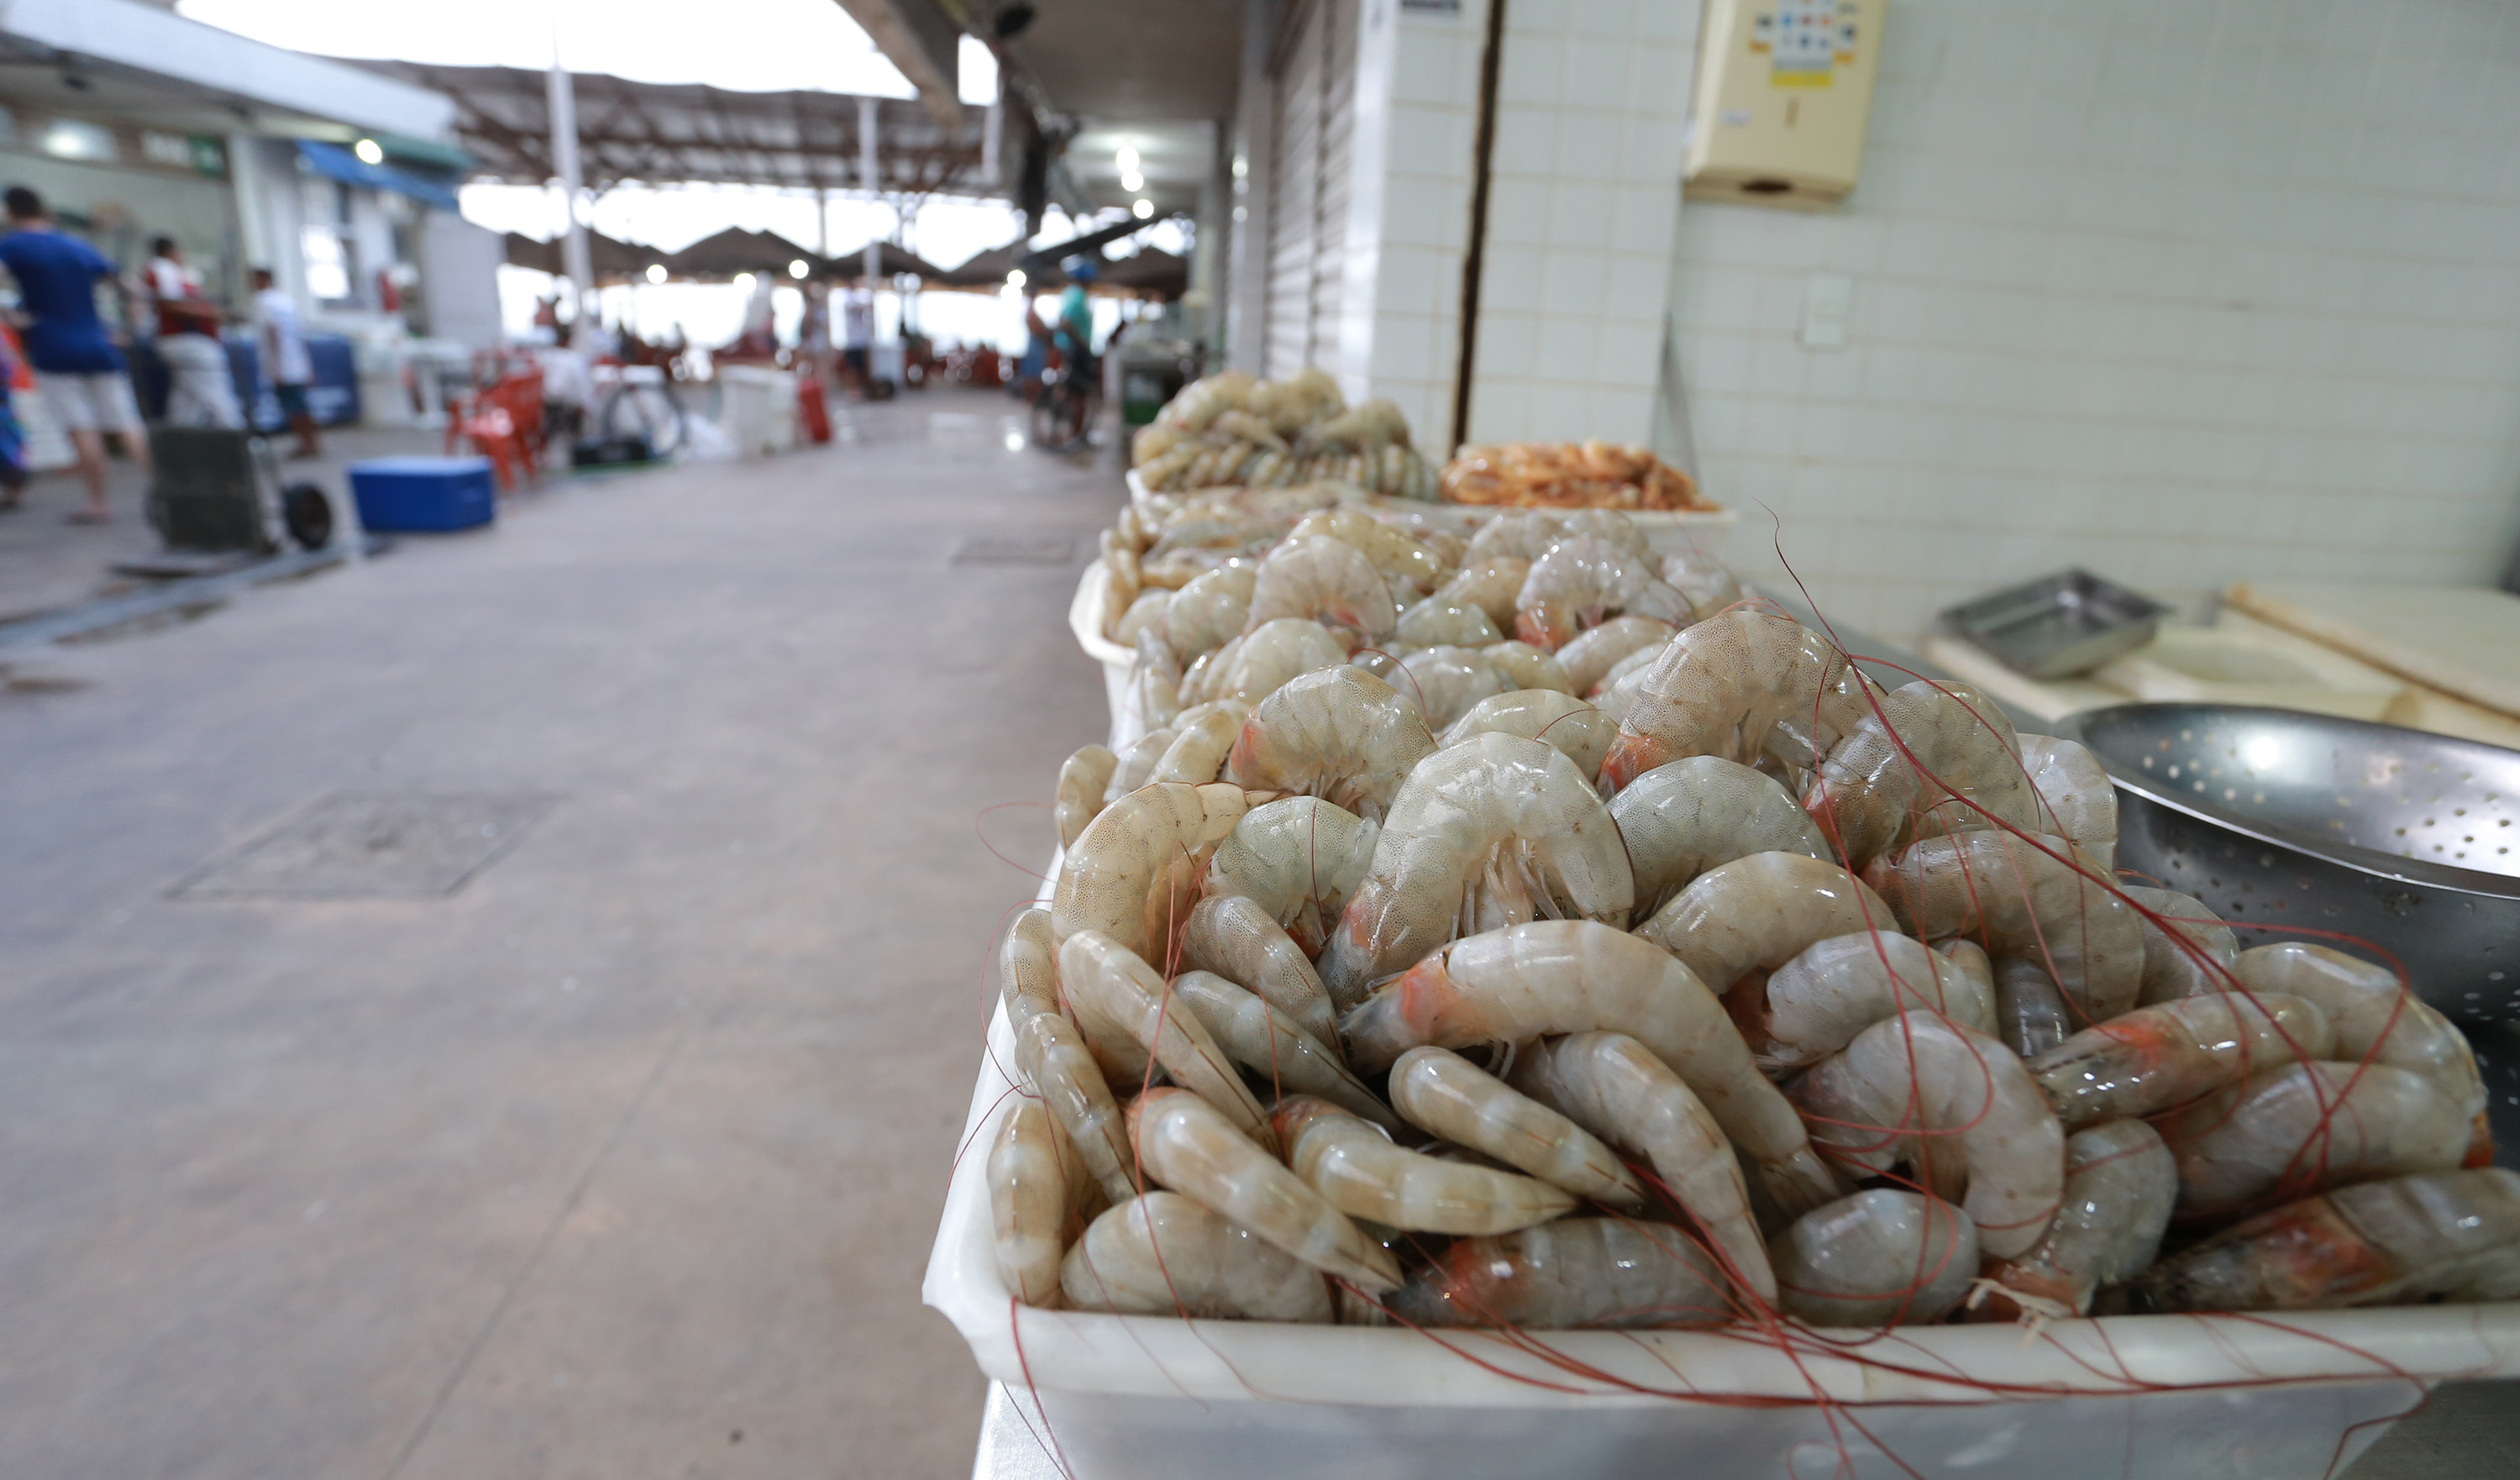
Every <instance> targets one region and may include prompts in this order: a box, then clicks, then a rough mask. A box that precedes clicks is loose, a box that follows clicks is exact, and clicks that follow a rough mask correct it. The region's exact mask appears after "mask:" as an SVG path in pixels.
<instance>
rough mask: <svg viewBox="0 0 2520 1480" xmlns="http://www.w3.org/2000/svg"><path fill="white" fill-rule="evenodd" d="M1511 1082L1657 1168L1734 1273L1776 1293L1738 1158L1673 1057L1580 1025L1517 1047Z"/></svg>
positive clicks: (1764, 1294)
mask: <svg viewBox="0 0 2520 1480" xmlns="http://www.w3.org/2000/svg"><path fill="white" fill-rule="evenodd" d="M1511 1083H1512V1085H1513V1087H1514V1088H1515V1089H1517V1090H1520V1091H1521V1092H1522V1093H1524V1094H1525V1095H1528V1096H1530V1097H1531V1098H1532V1099H1536V1100H1539V1101H1540V1102H1541V1103H1542V1104H1545V1105H1547V1106H1549V1107H1550V1108H1551V1109H1553V1110H1555V1111H1557V1112H1558V1113H1559V1114H1562V1115H1564V1116H1566V1117H1567V1118H1568V1119H1570V1120H1572V1121H1574V1122H1575V1123H1576V1124H1577V1125H1580V1126H1582V1127H1583V1128H1584V1129H1586V1130H1588V1131H1590V1132H1592V1133H1593V1134H1594V1135H1596V1136H1598V1137H1600V1138H1602V1139H1603V1140H1604V1141H1607V1142H1609V1143H1610V1144H1612V1145H1615V1146H1619V1147H1621V1148H1623V1149H1625V1150H1628V1151H1630V1152H1632V1153H1634V1154H1636V1155H1639V1156H1642V1157H1643V1158H1644V1159H1645V1161H1646V1162H1647V1163H1648V1164H1650V1165H1651V1166H1652V1167H1653V1169H1654V1176H1655V1178H1656V1179H1657V1180H1659V1181H1660V1182H1661V1184H1662V1186H1663V1188H1664V1189H1665V1190H1667V1191H1668V1192H1670V1194H1671V1196H1672V1200H1674V1201H1675V1202H1678V1203H1679V1204H1680V1205H1681V1207H1683V1208H1684V1209H1686V1210H1687V1211H1688V1215H1689V1216H1690V1217H1691V1218H1694V1219H1696V1220H1697V1226H1698V1227H1699V1228H1700V1229H1703V1230H1704V1231H1705V1233H1706V1236H1707V1239H1708V1241H1709V1242H1711V1243H1713V1244H1714V1245H1715V1247H1716V1249H1717V1250H1718V1251H1719V1254H1720V1261H1719V1262H1721V1263H1722V1264H1724V1265H1725V1266H1726V1268H1727V1269H1728V1270H1729V1271H1730V1272H1731V1274H1732V1276H1733V1278H1735V1279H1738V1280H1739V1281H1740V1282H1741V1283H1742V1284H1743V1285H1745V1286H1747V1287H1748V1288H1749V1289H1751V1290H1752V1291H1754V1292H1755V1293H1757V1294H1758V1295H1759V1296H1760V1297H1761V1298H1763V1299H1766V1300H1771V1301H1773V1300H1774V1299H1776V1296H1777V1277H1776V1274H1775V1272H1774V1271H1772V1270H1771V1269H1770V1268H1769V1267H1768V1249H1767V1245H1766V1244H1765V1243H1764V1242H1763V1241H1762V1240H1761V1239H1760V1237H1759V1225H1758V1224H1757V1222H1756V1221H1754V1220H1753V1219H1752V1217H1751V1215H1750V1188H1749V1185H1748V1184H1747V1183H1745V1182H1744V1181H1742V1178H1741V1164H1740V1163H1739V1162H1738V1161H1736V1160H1734V1159H1733V1146H1732V1144H1731V1143H1729V1142H1727V1141H1726V1140H1725V1139H1724V1133H1723V1131H1721V1130H1720V1129H1718V1128H1717V1126H1716V1124H1715V1117H1714V1116H1712V1115H1710V1114H1708V1113H1707V1110H1706V1106H1705V1104H1704V1103H1703V1102H1701V1101H1700V1100H1699V1099H1698V1098H1697V1096H1696V1095H1695V1094H1693V1093H1691V1092H1690V1090H1689V1088H1688V1085H1687V1084H1686V1083H1684V1082H1683V1081H1682V1080H1681V1077H1680V1076H1679V1075H1677V1074H1675V1073H1673V1072H1672V1071H1671V1068H1670V1066H1669V1065H1667V1064H1665V1063H1664V1062H1663V1061H1662V1060H1661V1059H1659V1058H1656V1057H1654V1055H1653V1054H1651V1053H1650V1052H1649V1051H1647V1050H1646V1048H1645V1046H1644V1045H1643V1044H1641V1043H1639V1042H1637V1041H1636V1040H1635V1039H1634V1038H1631V1037H1629V1036H1628V1035H1627V1034H1625V1033H1575V1034H1570V1035H1568V1036H1567V1037H1564V1038H1557V1039H1551V1040H1547V1041H1544V1042H1542V1043H1538V1044H1535V1045H1533V1046H1531V1047H1530V1048H1528V1049H1526V1050H1524V1051H1523V1052H1522V1053H1521V1054H1518V1055H1516V1057H1515V1061H1514V1066H1513V1074H1512V1077H1511Z"/></svg>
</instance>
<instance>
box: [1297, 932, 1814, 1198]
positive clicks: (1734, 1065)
mask: <svg viewBox="0 0 2520 1480" xmlns="http://www.w3.org/2000/svg"><path fill="white" fill-rule="evenodd" d="M1339 1028H1340V1031H1341V1032H1343V1033H1345V1034H1346V1035H1347V1043H1348V1062H1349V1064H1350V1066H1351V1067H1353V1068H1355V1069H1356V1070H1357V1072H1359V1073H1362V1074H1373V1073H1374V1072H1376V1071H1378V1070H1381V1069H1383V1068H1386V1067H1388V1066H1390V1064H1391V1063H1392V1062H1393V1061H1394V1060H1396V1059H1397V1058H1398V1057H1399V1056H1400V1055H1401V1054H1403V1053H1405V1052H1406V1051H1408V1050H1410V1049H1414V1048H1417V1047H1418V1046H1419V1045H1420V1044H1433V1045H1435V1046H1436V1047H1438V1048H1446V1049H1462V1048H1468V1047H1470V1046H1471V1045H1473V1044H1484V1043H1523V1042H1527V1041H1529V1040H1531V1039H1534V1038H1538V1037H1540V1036H1542V1035H1543V1034H1550V1033H1588V1032H1594V1031H1607V1032H1614V1033H1625V1034H1627V1035H1628V1036H1630V1037H1632V1038H1634V1039H1636V1040H1637V1041H1638V1042H1640V1043H1642V1044H1643V1045H1644V1046H1645V1048H1646V1050H1647V1051H1648V1052H1650V1053H1651V1054H1653V1055H1654V1056H1655V1057H1656V1058H1659V1059H1661V1060H1662V1061H1663V1063H1664V1064H1666V1065H1667V1066H1669V1067H1670V1069H1671V1070H1672V1072H1674V1073H1676V1074H1678V1075H1679V1076H1680V1077H1681V1080H1682V1081H1683V1082H1684V1083H1686V1084H1687V1085H1688V1088H1689V1089H1690V1091H1691V1092H1692V1093H1694V1094H1695V1095H1696V1096H1697V1098H1698V1099H1701V1100H1703V1101H1704V1102H1705V1104H1706V1108H1707V1110H1708V1112H1709V1113H1711V1114H1713V1115H1714V1117H1715V1123H1716V1124H1717V1125H1718V1126H1720V1127H1722V1128H1723V1131H1724V1134H1725V1136H1726V1137H1728V1138H1729V1139H1730V1140H1731V1141H1732V1143H1733V1145H1734V1146H1735V1147H1737V1148H1739V1149H1740V1150H1741V1151H1742V1152H1743V1153H1744V1154H1746V1155H1748V1156H1749V1157H1750V1159H1751V1161H1752V1162H1753V1163H1754V1164H1755V1165H1756V1166H1757V1168H1758V1171H1759V1178H1760V1181H1761V1183H1762V1184H1763V1185H1764V1186H1765V1187H1766V1188H1767V1189H1768V1191H1769V1193H1770V1194H1771V1195H1772V1196H1773V1197H1774V1198H1775V1199H1776V1201H1777V1203H1778V1206H1779V1207H1781V1208H1783V1209H1784V1210H1785V1211H1786V1212H1787V1213H1789V1214H1790V1213H1801V1212H1805V1211H1807V1210H1809V1209H1811V1208H1813V1207H1816V1206H1818V1205H1819V1204H1821V1203H1823V1202H1826V1201H1827V1200H1829V1199H1830V1198H1832V1197H1835V1196H1837V1195H1838V1192H1839V1190H1840V1189H1839V1188H1838V1186H1837V1181H1836V1179H1835V1178H1834V1177H1833V1176H1831V1175H1830V1173H1829V1170H1828V1168H1827V1167H1826V1166H1824V1165H1823V1164H1822V1162H1821V1160H1820V1158H1819V1156H1818V1155H1816V1154H1815V1153H1814V1152H1813V1150H1812V1145H1811V1139H1810V1137H1809V1136H1808V1135H1807V1134H1806V1133H1805V1132H1804V1130H1803V1124H1802V1121H1801V1120H1800V1119H1799V1118H1798V1117H1796V1115H1795V1114H1794V1109H1793V1106H1792V1105H1791V1104H1789V1103H1787V1102H1786V1100H1785V1098H1784V1096H1783V1095H1782V1094H1780V1093H1779V1092H1778V1089H1777V1087H1776V1086H1775V1085H1772V1084H1770V1083H1768V1081H1767V1080H1766V1079H1765V1078H1763V1077H1761V1075H1760V1073H1759V1068H1758V1065H1757V1064H1755V1063H1753V1062H1751V1061H1750V1050H1749V1048H1748V1046H1746V1045H1745V1044H1743V1043H1742V1042H1741V1035H1740V1034H1739V1033H1738V1032H1736V1031H1734V1029H1733V1023H1732V1021H1731V1019H1729V1018H1727V1017H1726V1016H1725V1014H1724V1006H1723V1004H1721V1003H1719V1002H1717V1001H1716V1000H1715V997H1714V995H1713V994H1711V993H1709V992H1708V991H1707V990H1706V988H1705V987H1704V986H1703V985H1702V984H1701V983H1700V982H1699V981H1698V979H1697V978H1696V977H1695V976H1694V975H1692V974H1690V972H1689V969H1688V967H1687V966H1684V965H1682V964H1680V963H1679V962H1676V961H1674V960H1672V959H1671V957H1670V956H1668V955H1666V954H1664V953H1663V952H1662V951H1660V950H1658V949H1656V948H1655V947H1654V946H1653V945H1652V944H1651V943H1649V942H1646V941H1643V940H1640V939H1639V938H1637V937H1636V936H1633V935H1630V934H1627V933H1625V932H1624V931H1620V930H1614V929H1612V928H1610V927H1609V926H1607V925H1601V924H1596V923H1593V922H1592V921H1589V920H1545V921H1542V922H1540V923H1537V924H1528V925H1516V926H1513V927H1512V928H1510V929H1505V930H1494V931H1490V932H1488V933H1487V934H1484V935H1474V936H1471V937H1470V938H1469V939H1467V940H1463V941H1457V942H1455V943H1454V944H1453V945H1451V946H1449V947H1447V948H1445V949H1444V950H1443V951H1442V952H1440V953H1438V954H1436V955H1434V956H1430V957H1428V958H1427V959H1426V960H1424V961H1422V962H1419V963H1418V964H1417V965H1415V966H1413V967H1411V968H1410V969H1409V971H1408V972H1407V973H1406V974H1405V975H1403V976H1401V977H1400V979H1399V980H1397V981H1394V982H1392V983H1390V984H1389V985H1387V986H1385V987H1384V988H1382V990H1380V991H1378V992H1376V993H1375V994H1374V995H1373V997H1372V998H1370V999H1368V1000H1367V1001H1366V1002H1365V1003H1364V1004H1363V1005H1362V1006H1360V1007H1358V1008H1357V1009H1354V1010H1353V1011H1351V1012H1349V1013H1348V1014H1347V1016H1346V1017H1345V1018H1344V1019H1343V1020H1342V1021H1341V1022H1340V1024H1339Z"/></svg>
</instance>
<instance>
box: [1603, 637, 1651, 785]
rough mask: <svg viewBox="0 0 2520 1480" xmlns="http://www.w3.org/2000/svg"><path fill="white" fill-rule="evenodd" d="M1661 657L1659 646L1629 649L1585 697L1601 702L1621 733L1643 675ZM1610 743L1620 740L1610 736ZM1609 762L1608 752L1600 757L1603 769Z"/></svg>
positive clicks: (1633, 707) (1641, 686)
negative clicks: (1636, 649)
mask: <svg viewBox="0 0 2520 1480" xmlns="http://www.w3.org/2000/svg"><path fill="white" fill-rule="evenodd" d="M1663 646H1664V647H1665V648H1667V647H1669V646H1670V644H1668V643H1666V644H1664V645H1663ZM1661 657H1662V649H1661V648H1646V649H1642V650H1638V651H1635V652H1631V653H1629V654H1628V655H1627V656H1626V657H1623V658H1621V659H1619V660H1618V662H1616V663H1614V664H1612V665H1611V667H1610V671H1609V673H1608V675H1607V676H1605V677H1604V678H1603V679H1602V680H1601V681H1600V682H1599V683H1598V684H1596V685H1594V686H1593V688H1592V689H1591V690H1590V691H1589V692H1587V693H1586V695H1585V697H1587V698H1589V699H1591V700H1592V701H1593V702H1594V703H1597V704H1598V705H1600V706H1601V712H1602V713H1603V714H1606V715H1608V716H1609V717H1610V718H1611V719H1612V720H1614V721H1616V722H1617V724H1618V726H1619V730H1620V733H1621V734H1622V735H1624V734H1625V733H1626V731H1627V726H1628V716H1629V715H1630V714H1632V713H1634V712H1635V711H1636V706H1637V700H1638V699H1639V698H1640V697H1642V696H1643V694H1644V688H1645V679H1646V677H1647V676H1648V675H1650V674H1651V673H1652V672H1653V667H1654V664H1655V663H1656V662H1657V661H1659V660H1660V659H1661ZM1610 743H1611V745H1612V746H1613V747H1615V746H1616V745H1617V744H1618V743H1619V742H1618V741H1617V740H1612V741H1611V742H1610ZM1609 764H1610V758H1609V757H1608V756H1606V755H1605V756H1603V757H1601V765H1602V767H1603V769H1604V770H1607V768H1608V766H1609ZM1602 784H1603V785H1608V784H1609V779H1608V778H1607V777H1606V776H1605V777H1603V778H1602Z"/></svg>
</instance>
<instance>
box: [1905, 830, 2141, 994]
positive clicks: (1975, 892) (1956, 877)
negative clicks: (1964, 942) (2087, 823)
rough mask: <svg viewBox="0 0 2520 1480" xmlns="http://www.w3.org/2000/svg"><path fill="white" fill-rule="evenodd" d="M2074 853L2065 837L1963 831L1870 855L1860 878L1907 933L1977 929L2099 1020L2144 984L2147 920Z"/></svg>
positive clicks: (1998, 951)
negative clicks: (2042, 971) (2044, 970)
mask: <svg viewBox="0 0 2520 1480" xmlns="http://www.w3.org/2000/svg"><path fill="white" fill-rule="evenodd" d="M2072 857H2074V852H2073V844H2071V843H2069V842H2067V841H2066V840H2065V839H2063V838H2061V837H2053V836H2041V835H2038V834H2032V835H2030V836H2027V837H2016V836H2014V835H2013V834H2012V833H2009V832H1961V833H1956V834H1954V835H1951V836H1948V837H1932V838H1927V839H1925V840H1924V841H1922V842H1919V843H1917V844H1915V845H1914V846H1913V847H1911V848H1909V849H1908V851H1907V852H1905V853H1902V854H1900V855H1898V856H1897V857H1896V858H1884V859H1878V860H1875V861H1874V863H1873V865H1872V867H1870V868H1869V869H1867V870H1866V871H1865V873H1864V877H1865V881H1866V882H1868V883H1869V884H1871V885H1872V887H1874V888H1875V889H1878V890H1880V891H1881V897H1882V898H1884V899H1886V900H1888V901H1889V902H1890V907H1891V908H1892V909H1894V910H1896V911H1898V912H1899V919H1900V921H1901V923H1903V924H1905V925H1907V926H1908V929H1909V932H1910V933H1911V934H1913V935H1915V936H1917V937H1918V938H1920V939H1924V940H1932V939H1935V938H1937V937H1940V936H1945V935H1971V936H1976V937H1978V938H1979V939H1980V941H1981V942H1982V943H1983V944H1984V945H1985V946H1986V948H1987V950H1988V951H1989V952H1991V953H1993V954H1994V955H1996V956H2000V957H2013V956H2020V957H2028V958H2030V959H2032V960H2034V961H2037V962H2039V963H2040V964H2043V965H2046V966H2047V967H2048V974H2049V975H2051V976H2053V977H2054V978H2055V979H2056V985H2057V986H2058V987H2059V988H2060V989H2062V990H2063V992H2064V994H2065V996H2066V997H2067V998H2068V999H2069V1000H2070V1001H2071V1002H2072V1003H2073V1004H2074V1006H2075V1007H2076V1008H2077V1009H2080V1010H2081V1015H2082V1019H2083V1020H2084V1021H2086V1022H2103V1021H2106V1020H2107V1019H2109V1018H2112V1017H2115V1016H2117V1015H2118V1014H2119V1013H2121V1012H2124V1011H2126V1010H2127V1009H2130V1008H2132V1007H2134V1006H2135V1000H2136V994H2137V992H2138V990H2139V989H2140V988H2141V987H2142V985H2143V927H2142V925H2141V924H2140V923H2139V922H2138V919H2137V916H2136V913H2135V912H2134V911H2133V910H2130V909H2128V908H2127V905H2126V901H2124V900H2122V899H2120V898H2118V897H2117V895H2116V894H2115V893H2113V892H2111V891H2110V890H2109V889H2108V888H2107V887H2105V886H2103V885H2102V884H2100V883H2098V882H2096V881H2095V880H2094V879H2093V878H2092V877H2090V876H2089V875H2086V874H2085V873H2084V872H2083V870H2082V869H2080V868H2078V867H2076V866H2075V865H2074V864H2071V863H2067V862H2065V860H2067V859H2070V858H2072Z"/></svg>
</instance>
